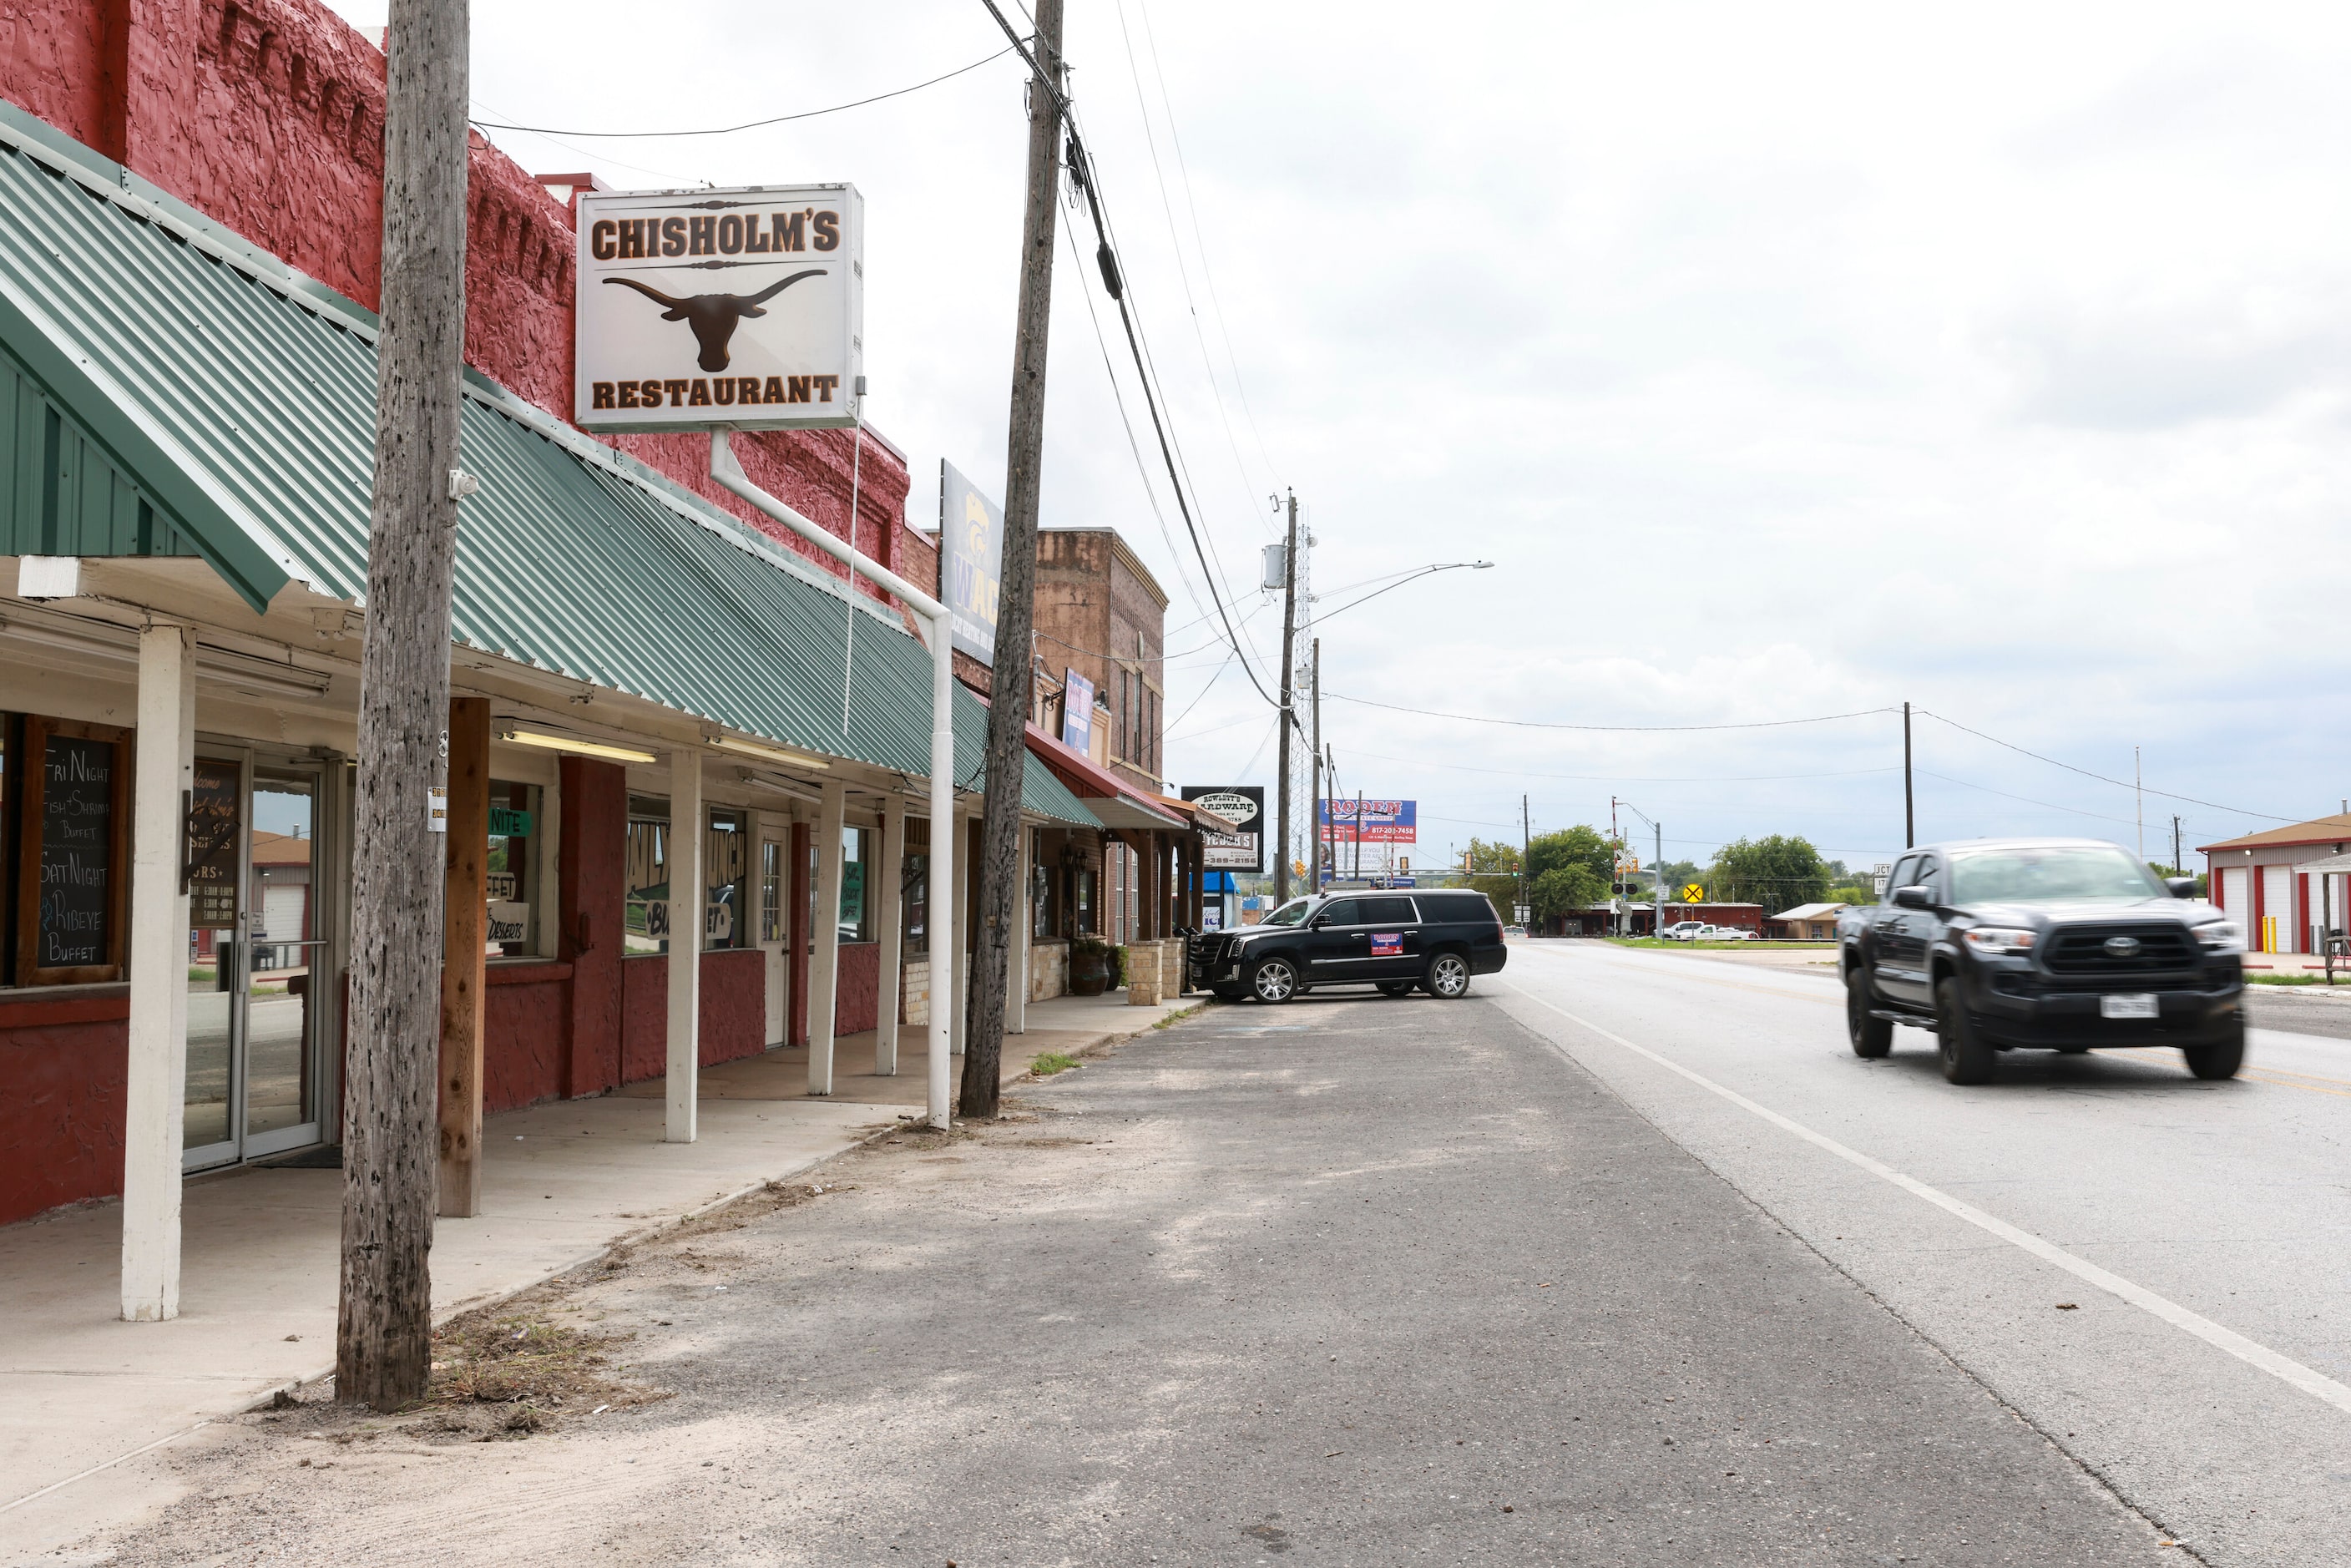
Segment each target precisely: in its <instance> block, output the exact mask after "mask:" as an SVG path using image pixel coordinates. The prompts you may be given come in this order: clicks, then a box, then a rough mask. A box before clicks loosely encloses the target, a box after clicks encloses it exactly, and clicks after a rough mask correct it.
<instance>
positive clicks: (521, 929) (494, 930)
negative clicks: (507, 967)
mask: <svg viewBox="0 0 2351 1568" xmlns="http://www.w3.org/2000/svg"><path fill="white" fill-rule="evenodd" d="M537 824H538V785H536V784H509V783H506V782H504V781H502V780H500V779H491V780H490V866H489V882H490V888H489V898H490V911H489V915H490V918H489V926H488V945H489V956H491V957H494V958H499V957H504V958H519V957H523V956H526V955H528V954H529V953H530V952H532V951H533V947H532V943H533V941H534V940H535V938H536V936H537V934H538V926H537V924H536V922H535V920H534V918H533V916H534V912H535V910H536V908H537V905H538V886H537V880H538V879H537V877H536V875H535V874H534V873H535V868H534V865H533V861H534V859H535V857H534V856H533V855H532V853H531V838H532V835H533V833H535V832H536V831H537Z"/></svg>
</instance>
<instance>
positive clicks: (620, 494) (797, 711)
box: [0, 111, 1095, 826]
mask: <svg viewBox="0 0 2351 1568" xmlns="http://www.w3.org/2000/svg"><path fill="white" fill-rule="evenodd" d="M110 170H113V166H112V165H109V164H105V163H104V162H103V161H102V160H99V159H97V158H96V157H95V155H94V154H90V153H89V152H88V150H87V149H82V148H79V147H78V146H75V145H74V144H71V143H66V142H63V141H62V139H61V138H59V137H58V135H57V132H56V131H54V130H51V129H50V128H47V127H46V126H40V125H38V124H37V122H33V123H31V124H28V123H27V121H26V117H25V116H23V115H22V113H21V112H16V111H12V112H9V113H7V114H5V115H0V344H5V347H6V348H7V350H9V352H10V355H11V357H12V358H13V359H14V361H16V366H18V367H21V370H22V371H23V372H24V374H23V376H22V377H21V378H20V380H22V381H24V382H27V383H29V384H30V385H31V386H32V387H35V388H37V390H38V391H39V392H42V393H43V394H45V396H46V399H47V402H49V403H50V404H51V405H53V406H54V407H56V408H57V409H58V410H59V411H61V413H63V415H64V416H65V417H66V418H67V419H68V420H70V421H71V422H72V427H73V429H74V430H75V431H76V433H77V434H80V433H82V432H87V433H88V436H89V443H90V444H91V445H92V446H93V447H94V448H95V449H96V450H97V451H98V452H99V454H100V455H102V457H103V458H104V460H105V461H106V463H107V464H109V465H110V466H111V468H112V470H113V471H114V472H115V473H116V475H118V476H120V482H121V483H122V484H124V485H127V486H129V487H130V489H131V490H132V491H135V493H136V495H137V496H138V497H143V499H144V501H145V502H146V503H147V504H149V505H151V506H152V507H153V509H154V511H155V512H156V513H157V514H158V515H159V516H160V517H162V518H163V519H165V520H166V522H167V526H168V528H170V530H171V536H172V543H173V544H175V545H176V544H178V543H180V542H181V541H182V540H184V541H185V542H186V543H187V544H189V545H192V546H193V548H194V549H195V550H196V551H197V552H198V553H201V554H202V555H204V557H205V559H208V560H210V561H211V562H212V563H213V565H214V567H215V569H216V570H220V571H221V572H222V575H223V576H224V577H225V579H226V580H228V581H229V582H230V583H231V584H232V585H233V586H235V588H236V589H237V590H238V591H240V592H242V593H243V594H244V595H245V596H246V599H247V600H248V601H250V602H252V603H254V604H255V605H256V608H259V607H262V606H266V604H267V602H268V601H269V600H270V599H271V598H272V597H273V596H274V595H275V594H276V592H277V591H278V590H279V589H280V588H282V587H284V586H285V584H286V583H287V581H289V580H300V581H306V582H308V583H310V584H312V585H313V586H315V587H316V588H317V589H318V591H320V592H322V593H325V594H327V595H329V596H331V597H334V598H338V599H344V600H350V601H360V600H362V599H363V597H364V595H365V591H366V585H367V539H368V521H369V502H370V495H371V486H372V479H373V469H374V444H375V430H374V426H375V345H374V336H375V333H374V319H373V318H372V317H371V315H370V314H369V313H368V312H367V311H365V310H363V309H361V308H360V307H358V306H356V305H354V304H352V303H351V302H350V301H349V300H347V299H343V298H340V296H336V295H333V294H332V293H331V292H330V291H329V290H326V289H325V288H323V287H321V286H320V285H319V284H317V283H316V282H314V281H311V280H308V279H306V278H302V277H299V276H298V275H296V274H294V273H292V272H291V271H290V270H289V269H287V268H286V267H284V265H283V264H282V263H278V262H277V261H276V260H275V258H272V257H269V256H266V255H263V254H262V253H259V252H257V251H255V250H253V249H252V248H251V247H250V246H242V245H241V242H237V241H235V237H234V236H229V235H224V234H223V233H222V232H221V231H219V229H218V228H217V225H209V224H208V223H206V222H205V221H204V220H203V219H202V218H201V217H200V216H198V215H197V214H193V213H190V212H187V211H186V210H185V209H183V208H180V207H178V206H177V204H173V203H172V202H170V201H169V199H168V198H164V197H162V196H161V194H160V193H141V192H139V191H137V190H135V189H130V188H127V187H131V186H134V185H135V184H136V182H133V181H131V180H130V179H128V177H124V178H122V179H120V180H117V179H115V178H114V177H113V176H112V175H110V173H109V171H110ZM113 172H114V174H117V175H119V174H120V171H119V170H115V171H113ZM466 392H467V396H466V401H465V411H464V423H463V432H462V438H461V439H462V450H463V453H464V463H465V469H466V471H467V472H469V473H471V474H474V475H475V476H477V477H478V478H479V479H480V480H481V488H480V490H479V491H478V492H477V493H476V494H475V495H474V496H472V497H468V498H467V499H466V500H465V501H464V502H463V503H461V505H460V507H459V517H460V519H461V520H460V524H459V535H458V546H457V582H456V597H455V605H454V616H453V627H454V635H455V639H456V641H457V643H459V644H460V645H461V646H464V647H468V648H474V649H477V650H480V651H482V652H485V653H495V654H497V655H500V656H502V657H505V658H508V659H512V660H515V661H517V662H518V663H521V664H528V665H530V666H532V667H534V668H537V669H540V670H545V671H549V672H551V673H554V674H560V675H565V676H569V677H571V678H573V679H577V680H580V681H585V682H588V683H590V684H591V685H597V686H601V687H605V688H607V689H610V690H611V691H615V692H622V693H626V694H629V695H634V696H639V697H643V698H645V699H647V700H649V701H652V702H654V703H658V704H660V705H661V706H664V707H667V708H670V709H673V710H674V711H676V712H679V713H684V714H690V715H694V716H697V717H700V718H704V719H706V720H709V721H711V722H713V723H716V724H721V725H725V726H726V727H730V728H733V729H737V730H740V731H743V732H745V733H747V734H750V735H757V736H762V737H767V738H768V739H771V740H775V741H778V742H780V743H782V744H784V745H787V746H790V747H799V748H801V749H804V750H808V751H812V752H817V753H820V754H823V755H828V756H835V757H843V758H853V759H855V760H857V761H861V762H865V763H870V764H872V765H874V766H877V767H882V768H891V769H893V770H895V771H898V772H901V773H904V774H907V775H909V776H912V777H921V776H924V775H925V774H926V773H927V772H928V769H929V755H930V704H931V667H930V665H931V661H930V653H929V652H928V651H927V650H926V649H925V648H924V647H923V645H922V644H921V643H919V642H918V641H916V640H915V639H914V638H913V637H912V636H909V635H908V634H907V633H906V632H905V630H904V627H903V626H902V625H901V624H900V623H899V622H898V621H897V620H896V619H895V617H894V616H893V615H891V614H889V613H887V612H884V611H883V610H882V609H881V608H880V607H878V606H876V605H874V604H873V603H872V601H870V600H867V599H866V598H865V597H864V596H863V595H862V594H852V593H851V592H850V591H848V590H847V589H846V588H845V587H844V586H842V585H841V583H839V582H838V581H837V580H831V579H830V578H826V577H822V576H820V574H818V573H816V572H814V571H811V570H809V569H807V568H806V567H804V566H802V565H801V564H800V563H799V561H798V560H797V559H794V558H792V557H791V556H789V554H787V552H785V551H784V550H782V549H780V548H779V547H778V546H777V545H776V544H775V543H774V542H773V541H772V540H770V539H768V538H767V537H766V536H764V535H762V534H760V533H758V531H757V530H755V529H752V528H747V527H746V526H745V525H743V524H742V523H740V522H739V521H737V519H735V518H734V517H730V516H728V515H727V514H726V513H724V512H722V511H720V510H719V509H718V508H716V507H713V506H711V505H710V504H709V503H708V502H706V501H704V500H702V499H701V498H700V497H695V496H694V495H693V494H692V493H691V492H689V491H686V490H684V488H683V487H681V486H677V485H675V484H674V483H672V482H670V481H669V480H667V479H666V478H664V477H663V476H660V475H658V474H655V473H653V471H652V470H651V469H648V468H645V467H644V466H643V465H641V464H638V463H636V462H635V461H633V460H632V459H630V458H627V457H625V456H623V455H620V454H618V453H615V452H613V451H611V449H610V448H608V447H605V446H603V445H601V444H599V443H597V442H594V441H592V440H590V438H588V437H587V436H585V435H582V434H580V433H579V432H577V431H574V430H571V429H570V428H569V426H566V425H563V424H561V423H559V422H558V421H555V420H553V419H550V418H549V416H547V415H546V414H545V413H541V412H540V411H538V410H536V409H532V408H529V407H528V405H527V404H525V403H523V402H521V400H519V399H517V398H516V397H514V396H513V395H512V394H511V393H508V392H506V391H504V389H502V388H499V387H497V386H496V385H495V384H494V383H491V382H488V381H486V380H485V379H484V378H482V377H480V376H478V375H476V374H474V373H471V372H469V373H468V376H467V387H466ZM24 401H25V400H24V399H22V398H21V397H20V398H19V399H18V402H20V403H21V402H24ZM16 423H17V424H18V425H19V426H20V427H21V425H22V423H23V415H22V414H21V413H19V414H18V415H17V416H16ZM23 445H24V444H23V443H22V442H21V441H12V440H9V439H6V438H5V436H0V463H6V464H9V465H11V466H12V467H16V466H18V465H20V464H21V457H20V456H19V455H18V454H19V453H20V452H21V450H22V448H23ZM31 487H32V488H36V489H37V486H31ZM27 488H28V486H27V484H26V481H25V480H24V478H23V476H22V475H21V473H11V474H0V495H7V494H13V493H16V492H20V491H25V490H26V489H27ZM92 493H93V495H95V494H96V493H97V492H96V490H95V489H93V492H92ZM109 494H110V496H111V495H113V494H114V492H113V491H110V492H109ZM120 506H121V503H120V499H119V497H117V498H115V499H111V500H110V502H109V503H108V505H107V506H106V507H104V508H102V510H103V511H104V513H105V516H106V517H108V518H109V519H113V518H116V517H119V515H120ZM117 533H120V528H119V527H115V528H111V530H109V529H102V528H96V527H93V528H92V529H91V530H90V537H89V541H88V542H91V543H96V542H99V538H100V537H101V536H102V537H104V538H112V537H113V536H114V534H117ZM78 538H79V536H78ZM84 553H89V554H99V553H106V552H102V551H100V550H98V549H90V550H88V551H86V552H84ZM120 553H131V552H130V551H122V552H120ZM852 627H853V628H854V630H853V632H852ZM986 723H987V719H986V714H985V711H984V710H983V709H982V708H981V706H979V704H978V703H977V702H976V701H975V700H973V699H972V698H971V696H970V695H968V694H967V693H965V692H963V691H961V690H960V689H958V690H957V692H956V776H957V777H956V782H957V783H958V784H959V785H961V786H963V787H965V788H967V789H977V788H978V787H980V783H981V779H980V775H981V771H982V758H983V756H984V752H985V733H986ZM1023 771H1024V780H1023V789H1022V800H1023V804H1024V805H1026V806H1027V807H1029V809H1030V810H1035V811H1038V812H1040V813H1041V814H1044V815H1047V816H1050V817H1053V818H1056V819H1059V820H1061V821H1071V822H1077V823H1082V824H1085V825H1089V826H1091V825H1093V824H1094V821H1095V819H1094V818H1093V816H1092V814H1091V813H1090V812H1089V811H1087V810H1086V809H1085V807H1084V806H1083V805H1081V803H1080V802H1079V801H1078V800H1077V799H1076V798H1075V797H1074V796H1072V795H1071V793H1070V791H1069V790H1068V789H1067V788H1065V787H1064V786H1063V785H1062V784H1061V781H1060V780H1059V779H1056V778H1054V777H1053V776H1052V774H1051V772H1050V770H1049V769H1046V768H1025V769H1024V770H1023Z"/></svg>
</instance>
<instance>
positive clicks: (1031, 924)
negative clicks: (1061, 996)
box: [1004, 822, 1037, 1034]
mask: <svg viewBox="0 0 2351 1568" xmlns="http://www.w3.org/2000/svg"><path fill="white" fill-rule="evenodd" d="M1016 831H1018V832H1019V835H1020V853H1019V868H1020V869H1019V879H1020V880H1019V884H1018V888H1019V891H1017V892H1016V893H1015V894H1013V898H1012V918H1013V919H1014V920H1016V921H1018V922H1019V925H1020V929H1019V930H1018V931H1015V932H1014V933H1013V934H1012V952H1011V954H1010V956H1008V959H1007V967H1008V968H1009V969H1010V971H1011V972H1010V974H1009V975H1008V977H1007V978H1008V979H1009V980H1010V982H1011V983H1010V984H1009V985H1008V986H1006V987H1005V988H1004V1032H1005V1033H1007V1034H1027V1033H1028V1032H1029V937H1030V935H1031V934H1032V933H1033V931H1034V930H1035V928H1036V925H1037V914H1036V908H1037V906H1036V903H1035V900H1036V896H1037V875H1036V873H1034V872H1033V871H1031V870H1030V869H1029V868H1030V867H1031V866H1033V865H1034V864H1036V862H1037V830H1036V829H1034V828H1032V827H1030V826H1029V824H1028V823H1026V822H1023V823H1021V824H1020V826H1019V829H1018V830H1016Z"/></svg>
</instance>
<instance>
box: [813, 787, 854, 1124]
mask: <svg viewBox="0 0 2351 1568" xmlns="http://www.w3.org/2000/svg"><path fill="white" fill-rule="evenodd" d="M823 797H824V803H823V805H822V807H821V808H820V810H818V812H817V817H816V933H815V935H816V951H815V952H814V953H813V954H811V955H810V958H809V1019H808V1027H809V1071H808V1092H810V1093H811V1094H830V1093H831V1092H832V1031H833V1024H834V1022H835V1020H836V1019H838V1018H839V1017H840V1001H841V831H842V829H843V828H844V827H845V826H846V825H847V824H846V823H845V822H844V821H842V818H843V816H844V815H845V813H846V810H847V807H848V798H847V791H846V790H845V789H842V788H841V784H840V782H839V781H838V780H836V779H826V780H825V782H824V785H823Z"/></svg>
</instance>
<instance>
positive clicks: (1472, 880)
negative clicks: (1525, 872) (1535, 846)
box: [1461, 839, 1520, 915]
mask: <svg viewBox="0 0 2351 1568" xmlns="http://www.w3.org/2000/svg"><path fill="white" fill-rule="evenodd" d="M1519 866H1520V857H1519V846H1518V845H1516V844H1511V843H1504V842H1502V841H1499V840H1496V841H1490V842H1489V841H1487V840H1485V839H1471V840H1470V841H1469V848H1468V852H1465V853H1464V854H1463V855H1462V857H1461V870H1462V873H1463V876H1462V879H1461V880H1462V881H1463V882H1464V883H1467V884H1468V886H1471V887H1474V888H1476V889H1477V890H1478V891H1479V892H1480V893H1482V894H1485V895H1486V896H1487V897H1488V898H1490V899H1492V900H1493V901H1494V907H1495V908H1496V909H1499V910H1501V911H1502V912H1504V914H1505V915H1507V914H1508V913H1509V912H1510V908H1511V906H1512V905H1513V904H1517V903H1518V901H1519Z"/></svg>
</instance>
